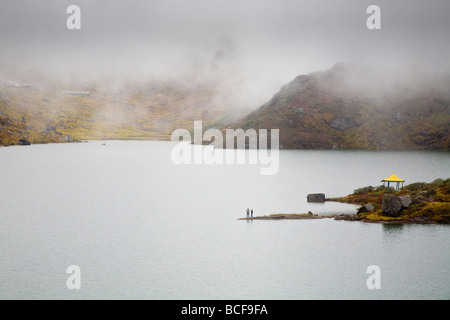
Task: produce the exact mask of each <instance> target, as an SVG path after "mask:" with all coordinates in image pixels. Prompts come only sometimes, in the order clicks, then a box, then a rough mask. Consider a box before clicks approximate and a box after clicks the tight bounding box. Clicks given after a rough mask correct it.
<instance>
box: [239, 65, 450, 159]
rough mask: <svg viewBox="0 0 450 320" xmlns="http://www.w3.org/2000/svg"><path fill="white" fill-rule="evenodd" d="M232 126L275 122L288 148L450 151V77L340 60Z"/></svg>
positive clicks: (296, 81) (292, 85)
mask: <svg viewBox="0 0 450 320" xmlns="http://www.w3.org/2000/svg"><path fill="white" fill-rule="evenodd" d="M231 127H232V128H243V129H247V128H254V129H259V128H266V129H272V128H273V129H280V146H281V148H286V149H375V150H378V149H399V150H406V149H412V150H415V149H436V150H450V134H449V130H450V77H449V76H444V75H435V74H429V73H426V72H420V71H414V70H413V71H409V72H408V73H401V74H395V73H394V72H392V73H386V72H385V73H383V72H379V71H377V70H372V69H371V68H370V67H367V66H364V65H358V64H348V63H338V64H336V65H335V66H333V67H332V68H331V69H329V70H326V71H321V72H314V73H311V74H308V75H300V76H298V77H296V78H295V79H294V80H293V81H292V82H290V83H288V84H286V85H285V86H283V87H282V88H281V90H280V91H279V92H278V93H276V94H275V95H274V96H273V97H272V99H270V100H269V101H268V102H267V103H265V104H264V105H262V106H261V107H260V108H259V109H257V110H256V111H254V112H252V113H250V114H249V115H248V116H247V117H245V118H244V119H243V120H241V121H239V122H237V123H235V124H234V125H233V126H231Z"/></svg>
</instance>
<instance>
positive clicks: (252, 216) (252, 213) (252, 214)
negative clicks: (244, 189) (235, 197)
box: [250, 209, 253, 218]
mask: <svg viewBox="0 0 450 320" xmlns="http://www.w3.org/2000/svg"><path fill="white" fill-rule="evenodd" d="M250 213H251V217H252V218H253V209H252V210H251V211H250Z"/></svg>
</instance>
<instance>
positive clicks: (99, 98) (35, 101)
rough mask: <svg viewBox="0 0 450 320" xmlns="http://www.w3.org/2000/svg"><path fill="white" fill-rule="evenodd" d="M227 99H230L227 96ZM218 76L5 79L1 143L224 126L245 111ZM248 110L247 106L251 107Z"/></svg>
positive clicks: (146, 135) (142, 135)
mask: <svg viewBox="0 0 450 320" xmlns="http://www.w3.org/2000/svg"><path fill="white" fill-rule="evenodd" d="M227 99H228V100H227ZM230 99H232V95H229V94H228V92H227V90H226V89H224V86H223V84H221V83H220V82H219V81H217V82H212V81H196V79H177V80H176V81H173V80H170V81H169V80H165V81H161V80H159V81H152V80H150V81H147V82H144V83H141V82H140V83H136V82H130V83H122V84H121V86H120V88H119V89H105V87H103V86H101V85H71V86H68V85H63V84H58V83H32V84H28V83H22V82H20V83H19V82H13V81H8V80H1V79H0V145H4V146H7V145H14V144H21V143H20V142H19V141H22V142H23V141H28V142H30V143H48V142H65V141H68V140H92V139H154V140H169V139H170V136H171V133H172V131H173V130H175V129H176V128H187V129H192V127H193V122H194V120H203V122H204V127H207V126H208V125H214V126H217V127H221V126H225V125H227V124H229V123H232V122H234V121H236V120H237V119H239V118H241V117H242V116H244V115H245V113H243V111H242V110H236V109H230V108H229V106H235V105H236V104H235V103H234V101H230ZM247 112H248V111H247Z"/></svg>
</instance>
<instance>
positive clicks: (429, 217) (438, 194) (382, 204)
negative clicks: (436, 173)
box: [239, 178, 450, 224]
mask: <svg viewBox="0 0 450 320" xmlns="http://www.w3.org/2000/svg"><path fill="white" fill-rule="evenodd" d="M397 180H399V181H401V180H400V179H398V178H397ZM382 181H385V180H382ZM319 195H323V194H319ZM310 196H313V195H308V198H313V197H310ZM316 196H317V195H316ZM319 198H320V197H319ZM323 201H337V202H342V203H350V204H358V205H361V207H360V208H359V209H357V212H355V213H354V214H348V213H346V214H340V213H336V214H331V215H330V214H327V215H317V214H313V213H312V212H308V213H293V214H281V213H280V214H270V215H268V216H267V215H265V216H255V217H246V218H239V220H281V219H286V220H289V219H296V220H298V219H323V218H334V219H335V220H349V221H363V222H373V223H374V222H378V223H389V224H403V223H417V224H429V223H431V224H435V223H441V224H450V178H447V179H445V180H443V179H436V180H434V181H433V182H431V183H425V182H415V183H412V184H409V185H406V186H405V187H403V188H401V189H398V190H397V189H396V188H392V187H386V186H384V185H383V186H379V187H372V186H368V187H363V188H359V189H356V190H354V192H353V193H352V194H350V195H348V196H345V197H337V198H331V199H326V198H325V195H323ZM323 201H322V200H321V201H317V202H323Z"/></svg>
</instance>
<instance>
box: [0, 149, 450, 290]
mask: <svg viewBox="0 0 450 320" xmlns="http://www.w3.org/2000/svg"><path fill="white" fill-rule="evenodd" d="M173 146H174V143H171V142H142V141H107V142H106V145H102V142H100V141H92V142H89V143H80V144H49V145H32V146H29V147H8V148H0V219H1V220H0V221H1V222H0V298H1V299H449V298H450V269H449V265H450V256H449V252H450V228H449V226H445V225H399V226H398V225H396V226H393V225H381V224H368V223H362V222H349V221H334V220H332V219H322V220H291V221H253V222H250V221H239V220H237V218H239V217H243V216H244V215H245V209H246V208H247V207H249V208H253V210H254V214H255V215H265V214H271V213H302V212H308V211H309V210H310V211H312V212H313V213H318V214H333V213H354V212H355V206H351V205H345V204H338V203H325V204H308V203H307V202H306V195H307V194H308V193H314V192H323V193H325V194H326V196H327V197H334V196H343V195H347V194H349V193H351V192H352V191H353V190H354V189H356V188H358V187H362V186H367V185H373V186H377V185H380V184H381V183H380V180H381V179H383V178H386V177H389V176H390V175H391V174H392V173H395V174H396V175H397V176H399V177H401V178H403V179H405V180H406V183H409V182H416V181H425V182H430V181H432V180H434V179H435V178H448V177H450V153H448V152H447V153H445V152H388V151H382V152H375V151H300V150H299V151H292V150H282V151H280V167H279V172H278V174H276V175H273V176H262V175H260V172H259V166H258V165H179V166H177V165H174V164H173V163H172V161H171V156H170V154H171V150H172V147H173ZM70 265H77V266H79V267H80V270H81V289H80V290H69V289H68V288H67V286H66V280H67V278H68V277H69V276H70V275H69V274H68V273H66V269H67V267H68V266H70ZM370 265H377V266H379V268H380V272H381V273H380V283H381V289H373V290H369V289H368V288H367V285H366V281H367V279H368V277H369V276H370V274H368V273H367V272H366V271H367V267H368V266H370Z"/></svg>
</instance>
